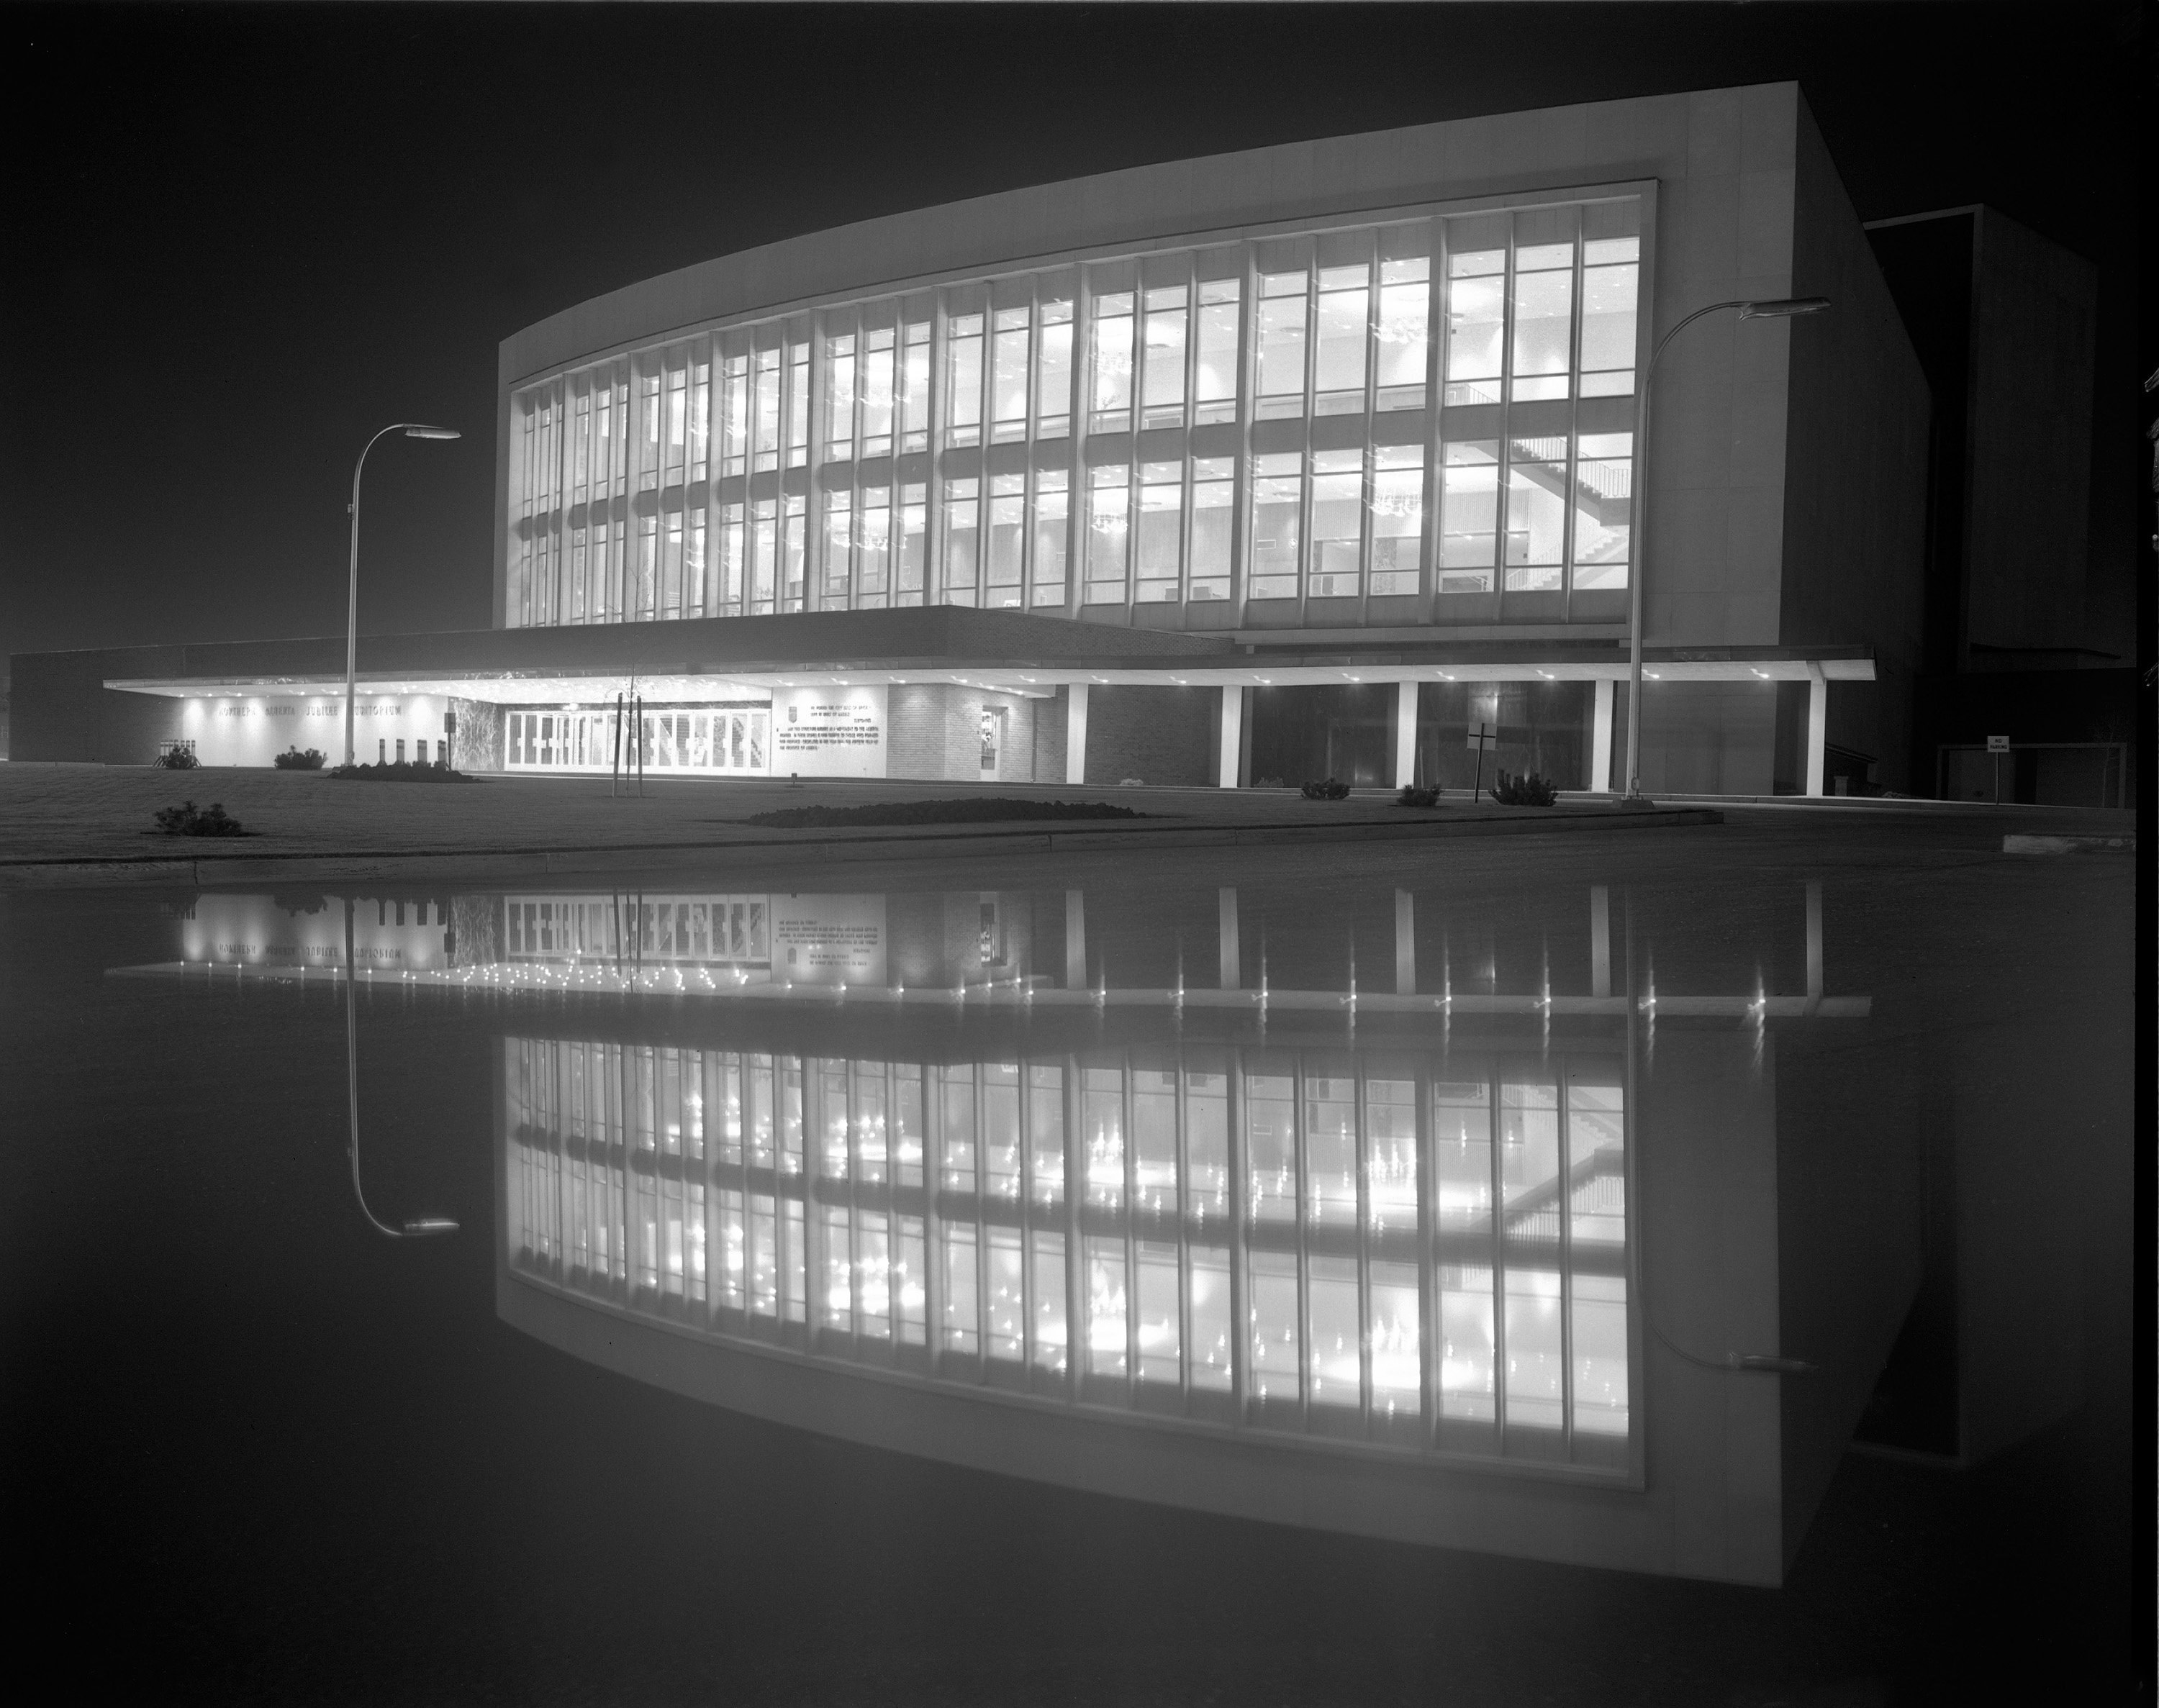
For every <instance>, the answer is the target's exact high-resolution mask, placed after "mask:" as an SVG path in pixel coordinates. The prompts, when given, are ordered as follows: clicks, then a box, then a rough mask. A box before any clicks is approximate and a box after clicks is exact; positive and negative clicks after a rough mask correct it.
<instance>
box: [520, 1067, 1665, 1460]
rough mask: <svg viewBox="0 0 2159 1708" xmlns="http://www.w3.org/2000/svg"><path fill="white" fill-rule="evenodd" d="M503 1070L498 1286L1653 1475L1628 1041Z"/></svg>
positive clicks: (1070, 1396) (1206, 1413) (918, 1359)
mask: <svg viewBox="0 0 2159 1708" xmlns="http://www.w3.org/2000/svg"><path fill="white" fill-rule="evenodd" d="M1584 1042H1585V1043H1587V1041H1584ZM504 1092H505V1100H504V1108H505V1121H506V1125H507V1128H508V1133H509V1142H508V1148H507V1152H506V1156H505V1162H506V1181H505V1214H506V1217H507V1225H506V1238H507V1243H508V1245H509V1249H510V1261H511V1263H512V1265H514V1267H515V1270H516V1271H517V1272H518V1273H520V1275H524V1276H530V1277H531V1278H532V1279H533V1280H535V1281H540V1282H542V1283H544V1284H546V1285H550V1286H559V1287H562V1288H564V1289H566V1290H568V1291H572V1292H574V1293H576V1294H577V1295H578V1296H579V1297H585V1298H589V1299H593V1300H595V1301H599V1302H605V1303H607V1304H609V1305H611V1306H614V1307H620V1308H624V1309H628V1310H632V1311H636V1312H647V1313H650V1314H652V1315H655V1316H657V1317H661V1318H663V1319H664V1320H666V1321H668V1322H675V1323H679V1324H681V1325H683V1326H686V1327H688V1328H694V1329H696V1330H698V1331H702V1332H709V1333H717V1334H721V1335H731V1336H740V1337H745V1338H752V1339H755V1340H757V1341H758V1342H761V1343H765V1344H768V1345H771V1346H775V1347H784V1348H790V1349H793V1350H795V1351H797V1352H800V1353H805V1354H807V1355H810V1356H815V1357H820V1358H833V1359H847V1360H851V1361H855V1362H859V1363H862V1364H869V1365H872V1366H874V1367H877V1368H880V1369H888V1370H892V1371H894V1372H902V1373H906V1374H910V1375H914V1376H918V1377H921V1378H924V1379H935V1380H940V1381H950V1382H960V1383H965V1384H969V1385H985V1386H988V1387H991V1388H994V1389H997V1390H1002V1391H1005V1392H1008V1393H1012V1394H1024V1395H1038V1396H1043V1397H1045V1398H1049V1399H1054V1400H1067V1401H1075V1402H1079V1403H1082V1404H1086V1405H1113V1406H1126V1407H1131V1408H1133V1409H1135V1410H1143V1411H1146V1412H1148V1413H1151V1414H1152V1415H1155V1416H1162V1417H1168V1418H1183V1419H1187V1420H1189V1421H1193V1422H1194V1423H1198V1424H1202V1425H1207V1426H1218V1427H1241V1426H1256V1427H1261V1428H1266V1429H1276V1430H1287V1431H1298V1432H1302V1433H1305V1434H1308V1435H1312V1436H1319V1437H1324V1438H1328V1439H1338V1440H1346V1441H1370V1442H1374V1443H1380V1444H1385V1445H1387V1446H1390V1447H1400V1448H1406V1449H1411V1450H1436V1451H1440V1452H1460V1453H1474V1454H1484V1455H1494V1454H1504V1455H1505V1456H1508V1457H1523V1458H1529V1459H1535V1460H1540V1461H1547V1462H1555V1463H1561V1464H1571V1465H1576V1466H1582V1467H1595V1468H1598V1469H1606V1470H1624V1469H1625V1468H1626V1467H1627V1466H1628V1462H1629V1459H1628V1434H1629V1428H1628V1420H1629V1411H1628V1368H1629V1364H1630V1358H1629V1343H1630V1338H1631V1336H1632V1330H1631V1328H1630V1322H1629V1312H1628V1301H1629V1298H1630V1289H1629V1286H1628V1203H1627V1146H1626V1111H1625V1102H1626V1100H1625V1094H1624V1090H1623V1063H1622V1061H1621V1059H1620V1058H1619V1056H1618V1053H1617V1052H1616V1051H1614V1050H1613V1049H1611V1048H1605V1049H1603V1050H1602V1051H1599V1050H1597V1049H1596V1048H1593V1047H1587V1048H1580V1049H1570V1050H1569V1051H1567V1052H1566V1053H1557V1054H1555V1055H1553V1056H1551V1057H1550V1058H1546V1059H1545V1060H1543V1061H1539V1060H1537V1059H1535V1058H1526V1057H1525V1058H1516V1059H1510V1058H1506V1057H1504V1056H1496V1055H1494V1056H1477V1057H1466V1056H1464V1055H1462V1054H1460V1053H1456V1054H1453V1055H1451V1056H1449V1057H1447V1058H1437V1057H1435V1056H1432V1055H1420V1054H1416V1053H1407V1052H1390V1051H1374V1052H1366V1051H1354V1052H1342V1051H1319V1050H1299V1049H1280V1048H1259V1049H1244V1048H1224V1047H1212V1046H1200V1047H1194V1048H1184V1049H1178V1050H1162V1049H1152V1050H1150V1049H1145V1048H1135V1049H1128V1050H1121V1051H1114V1052H1111V1051H1080V1052H1073V1053H1059V1054H1055V1055H1048V1056H1038V1055H1028V1056H1023V1057H1017V1058H1012V1059H1008V1060H994V1059H979V1058H977V1059H968V1060H960V1061H950V1060H945V1061H929V1060H909V1061H895V1060H882V1059H871V1058H841V1057H836V1056H816V1055H789V1054H784V1053H762V1052H753V1051H732V1050H698V1049H689V1048H654V1047H650V1046H639V1045H635V1044H625V1043H602V1042H593V1041H587V1040H575V1039H561V1040H557V1039H548V1038H510V1039H509V1040H507V1041H506V1043H505V1087H504ZM1240 1325H1241V1327H1240Z"/></svg>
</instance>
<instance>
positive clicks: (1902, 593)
mask: <svg viewBox="0 0 2159 1708" xmlns="http://www.w3.org/2000/svg"><path fill="white" fill-rule="evenodd" d="M1800 119H1801V123H1800V127H1799V173H1798V183H1799V199H1798V203H1797V213H1796V215H1795V217H1794V244H1795V251H1794V272H1793V275H1792V291H1793V293H1794V294H1795V295H1799V296H1824V297H1828V298H1830V299H1831V301H1832V303H1834V305H1835V306H1834V307H1832V308H1830V310H1829V311H1828V312H1827V313H1823V314H1820V315H1810V316H1809V317H1807V318H1805V319H1804V320H1799V321H1794V322H1793V323H1791V324H1790V325H1789V329H1770V330H1771V335H1772V336H1773V337H1775V338H1777V339H1782V340H1788V341H1789V348H1790V350H1791V357H1790V361H1789V375H1790V378H1789V386H1790V395H1791V406H1790V417H1789V431H1788V435H1787V438H1786V446H1785V474H1784V548H1783V556H1784V569H1783V575H1782V578H1781V581H1780V582H1779V584H1778V606H1779V613H1780V615H1779V633H1778V641H1779V642H1780V644H1784V645H1786V646H1794V645H1797V646H1804V645H1840V644H1871V645H1872V647H1873V649H1874V656H1875V669H1876V671H1877V687H1876V691H1875V692H1874V693H1873V694H1872V696H1867V698H1866V699H1860V698H1856V697H1854V698H1852V699H1851V702H1850V703H1849V704H1847V705H1846V706H1843V707H1842V708H1840V707H1839V705H1838V699H1839V691H1838V690H1836V689H1835V688H1832V689H1831V690H1830V719H1831V727H1832V730H1833V732H1834V733H1832V735H1831V737H1830V739H1831V740H1833V741H1835V743H1836V744H1837V745H1838V746H1840V747H1849V748H1854V749H1856V751H1858V752H1861V753H1870V754H1872V755H1874V756H1875V757H1876V758H1877V759H1878V760H1879V762H1880V770H1879V772H1878V776H1879V779H1880V780H1881V781H1882V783H1883V784H1885V785H1886V786H1887V787H1889V788H1892V789H1908V788H1909V786H1910V784H1911V781H1912V779H1911V776H1910V772H1909V769H1908V757H1909V756H1908V753H1907V751H1906V749H1907V747H1908V737H1907V732H1908V728H1909V720H1910V715H1911V714H1910V694H1911V690H1910V683H1911V678H1912V675H1913V672H1914V671H1915V670H1917V669H1918V663H1919V656H1920V645H1921V620H1922V613H1921V600H1922V596H1923V572H1924V556H1925V537H1924V531H1925V523H1926V474H1927V433H1928V421H1929V410H1930V401H1929V394H1928V390H1927V384H1926V380H1925V378H1924V376H1923V374H1922V373H1921V371H1920V369H1919V363H1918V356H1917V355H1915V354H1914V353H1913V349H1912V344H1911V339H1909V337H1908V336H1907V334H1905V331H1904V325H1903V320H1902V318H1900V317H1899V316H1898V312H1897V308H1896V304H1895V303H1893V302H1892V300H1891V298H1890V295H1889V288H1888V286H1887V284H1886V283H1885V282H1883V280H1882V273H1881V270H1880V268H1879V267H1878V266H1877V264H1876V261H1875V259H1874V254H1873V251H1872V249H1871V248H1870V247H1869V246H1868V245H1867V242H1866V234H1865V232H1864V231H1863V230H1861V227H1860V225H1859V222H1858V219H1857V216H1856V215H1855V214H1854V212H1853V211H1852V208H1851V199H1850V197H1849V196H1848V195H1847V194H1846V192H1845V189H1844V185H1843V183H1842V181H1841V179H1839V178H1838V176H1837V173H1836V168H1835V164H1834V163H1832V162H1831V161H1830V158H1829V151H1828V149H1827V148H1826V147H1825V145H1824V143H1823V142H1822V139H1821V134H1820V132H1819V131H1818V130H1817V129H1816V128H1815V123H1814V120H1813V118H1812V116H1810V115H1809V114H1807V113H1806V111H1805V110H1804V107H1802V109H1801V111H1800ZM1869 701H1871V706H1870V705H1869ZM1866 712H1871V713H1872V715H1871V716H1866V717H1864V722H1861V721H1860V720H1861V717H1862V716H1863V715H1864V714H1866Z"/></svg>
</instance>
